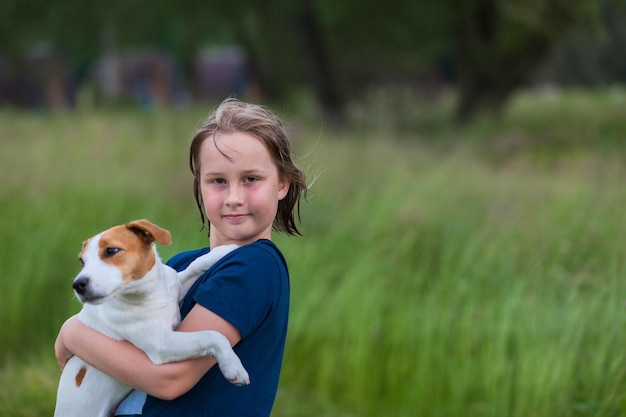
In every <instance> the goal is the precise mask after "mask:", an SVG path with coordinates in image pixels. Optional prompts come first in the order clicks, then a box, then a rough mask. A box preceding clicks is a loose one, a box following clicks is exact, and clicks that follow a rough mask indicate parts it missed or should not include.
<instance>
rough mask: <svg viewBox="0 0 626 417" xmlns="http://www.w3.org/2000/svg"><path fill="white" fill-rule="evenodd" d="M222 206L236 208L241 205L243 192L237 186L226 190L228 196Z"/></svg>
mask: <svg viewBox="0 0 626 417" xmlns="http://www.w3.org/2000/svg"><path fill="white" fill-rule="evenodd" d="M224 204H226V205H227V206H233V205H235V206H237V205H241V204H243V190H242V189H241V186H239V184H237V185H231V186H230V187H229V188H228V195H227V196H226V200H225V201H224Z"/></svg>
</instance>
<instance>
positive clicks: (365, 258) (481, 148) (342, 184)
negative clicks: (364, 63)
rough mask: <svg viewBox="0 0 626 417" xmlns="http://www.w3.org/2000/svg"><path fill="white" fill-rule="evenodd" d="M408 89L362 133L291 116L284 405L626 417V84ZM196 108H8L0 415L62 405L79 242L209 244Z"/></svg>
mask: <svg viewBox="0 0 626 417" xmlns="http://www.w3.org/2000/svg"><path fill="white" fill-rule="evenodd" d="M383 104H384V103H383ZM408 104H410V106H409V105H408ZM408 104H407V103H403V107H402V109H403V111H402V112H398V111H397V107H394V106H392V105H389V106H387V107H381V106H380V105H378V107H375V106H370V107H365V108H364V109H361V110H360V111H363V112H364V113H363V114H366V115H367V114H368V112H370V111H371V110H372V109H374V108H375V109H376V110H377V111H378V112H377V113H376V114H377V117H372V118H371V119H366V118H364V119H363V120H362V123H361V124H360V126H357V127H355V128H354V129H352V130H350V131H333V130H332V129H330V128H326V127H319V125H316V124H314V123H312V124H311V123H304V124H302V123H299V122H298V120H311V119H312V118H309V117H307V115H304V116H302V118H301V119H300V118H299V117H297V116H296V115H291V114H288V116H289V118H290V120H291V121H292V122H293V123H292V128H293V130H294V133H295V147H296V150H297V153H298V154H299V155H300V157H301V164H302V165H303V166H304V167H306V168H307V169H308V170H309V171H310V177H311V178H313V177H317V180H316V182H315V184H314V186H313V195H312V196H311V198H310V200H311V201H310V204H307V205H305V207H304V208H303V220H304V227H303V231H304V237H301V238H287V237H283V236H276V241H277V242H278V243H279V245H280V246H281V248H282V249H283V251H284V253H285V255H286V257H287V259H288V261H289V265H290V270H291V275H292V307H291V322H290V329H289V336H288V337H289V339H288V344H287V350H286V356H285V365H284V369H283V375H282V379H281V387H280V392H279V396H278V398H277V402H276V406H275V410H274V416H275V417H283V416H285V417H286V416H291V417H296V416H297V417H300V416H302V417H306V416H313V415H315V416H320V415H323V416H334V417H340V416H359V417H365V416H387V415H388V416H399V417H403V416H407V417H408V416H415V415H425V416H445V417H454V416H472V417H473V416H476V417H479V416H493V417H501V416H519V417H522V416H537V417H544V416H545V417H565V416H617V415H624V414H626V397H624V393H626V360H625V359H624V353H623V352H624V346H626V333H625V332H624V331H623V329H624V327H625V326H624V325H625V324H626V321H625V319H624V318H625V317H626V305H625V302H626V284H625V283H624V281H625V279H624V278H625V277H626V255H625V253H624V247H625V243H626V238H625V236H626V215H625V214H624V213H625V211H624V207H625V206H626V187H624V185H623V184H624V178H626V152H625V151H626V138H625V134H624V133H623V132H626V118H624V117H623V115H624V114H626V99H625V98H624V97H623V96H619V95H615V94H612V95H611V94H609V93H602V92H601V93H596V94H583V93H581V92H568V93H565V94H562V95H560V96H559V97H552V98H537V97H534V96H532V95H530V94H523V95H520V96H519V97H517V98H516V100H515V101H514V102H513V103H512V107H511V109H510V111H509V112H508V113H507V114H505V115H504V116H503V117H502V118H501V119H499V120H497V121H490V120H489V119H487V118H485V119H478V120H477V121H475V122H474V123H472V124H471V125H468V126H465V127H462V128H461V127H457V126H454V125H453V124H451V123H450V113H449V112H448V111H447V109H448V108H447V107H446V106H447V104H446V102H443V103H440V104H439V105H438V106H439V107H437V106H427V105H425V104H420V103H415V102H411V103H408ZM394 109H396V110H394ZM442 109H443V110H442ZM205 110H206V109H200V108H192V109H188V110H186V111H185V112H176V111H160V112H155V113H142V112H139V111H136V112H133V111H124V112H121V111H120V112H115V111H107V112H102V113H96V112H87V111H84V112H79V113H73V114H38V115H33V114H23V113H15V112H8V111H5V112H0V137H1V138H2V139H1V141H0V146H1V152H0V174H1V175H2V176H3V182H2V186H1V188H0V213H1V214H2V216H1V217H0V236H2V240H1V242H2V243H1V246H0V265H2V269H3V271H5V275H4V278H3V279H2V280H0V305H2V309H1V310H0V311H1V312H0V320H2V323H3V326H2V327H0V340H1V344H0V358H2V360H3V362H2V363H1V365H2V366H0V388H1V389H0V392H1V394H0V415H2V416H33V417H36V416H44V415H50V414H51V410H52V407H53V403H54V395H55V387H56V379H57V378H58V371H57V370H56V369H55V366H54V359H53V355H52V343H53V341H54V336H55V335H56V331H57V329H58V327H59V326H60V324H61V323H62V322H63V320H64V318H65V317H67V316H68V315H70V314H72V313H73V312H75V311H77V310H78V308H79V305H78V303H77V302H76V301H75V300H73V297H72V293H71V288H70V281H71V278H72V277H73V275H74V274H75V273H76V272H77V270H78V264H77V262H76V253H77V252H78V250H79V248H80V244H81V242H82V240H83V239H84V238H86V237H88V236H90V235H91V234H93V233H95V232H97V231H99V230H101V229H102V228H104V227H107V226H110V225H113V224H117V223H120V222H124V221H127V220H130V219H134V218H140V217H147V218H150V219H151V220H153V221H155V222H157V223H158V224H160V225H162V226H164V227H166V228H168V229H169V230H171V231H172V232H173V238H174V242H173V244H172V246H170V247H161V248H159V251H160V253H161V254H162V256H163V257H164V258H167V257H169V256H171V255H173V254H174V253H176V252H178V251H181V250H184V249H188V248H193V247H198V246H201V245H204V244H205V243H206V241H205V238H204V234H203V233H199V232H198V231H199V223H198V216H197V214H196V212H195V208H194V204H193V201H192V196H191V192H190V191H191V185H190V177H189V174H188V172H187V167H186V146H187V143H188V138H189V137H190V135H191V133H192V132H193V130H194V128H195V126H196V125H197V122H198V121H199V120H200V119H201V117H203V116H204V111H205ZM279 110H280V109H279ZM385 112H387V113H385Z"/></svg>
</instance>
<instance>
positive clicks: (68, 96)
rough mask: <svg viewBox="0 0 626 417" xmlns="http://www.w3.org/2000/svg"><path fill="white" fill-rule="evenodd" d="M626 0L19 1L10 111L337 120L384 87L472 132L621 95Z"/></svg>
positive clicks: (2, 71)
mask: <svg viewBox="0 0 626 417" xmlns="http://www.w3.org/2000/svg"><path fill="white" fill-rule="evenodd" d="M625 21H626V6H624V2H623V1H620V0H575V1H563V0H531V1H525V2H520V1H494V0H472V1H469V0H468V1H454V0H442V1H418V2H416V1H404V0H399V1H395V2H393V3H389V4H381V3H380V2H378V1H368V0H360V1H358V2H348V1H324V0H318V1H312V0H298V1H280V0H273V1H269V2H267V3H263V4H261V3H259V2H255V1H245V0H242V1H240V2H237V4H236V5H235V4H226V3H224V2H211V1H203V2H199V1H198V2H194V1H185V2H171V1H166V0H157V1H152V2H149V3H145V2H141V1H135V2H132V3H128V2H126V1H123V2H122V1H115V0H113V1H110V2H89V1H65V2H63V3H62V4H57V3H51V2H41V1H35V0H24V1H6V2H4V3H3V5H2V14H1V16H0V28H1V29H0V45H1V48H0V100H1V102H0V104H2V105H5V106H16V107H20V108H30V109H34V108H42V107H43V108H54V109H58V108H74V107H76V106H80V105H81V104H84V103H83V102H88V103H90V104H94V105H98V104H105V103H115V102H120V101H125V102H132V103H136V104H137V105H140V106H144V107H153V106H164V105H171V106H184V105H188V104H189V103H191V102H196V101H198V100H203V99H207V98H220V97H224V96H228V95H236V96H240V97H248V98H250V99H256V100H281V99H285V98H288V97H290V96H293V95H294V94H300V93H304V94H309V95H311V96H312V97H313V98H314V100H315V102H316V104H317V105H318V107H319V109H320V111H322V112H323V114H324V115H325V120H328V121H332V122H346V121H349V120H350V116H351V113H350V103H351V102H353V101H359V100H362V99H363V98H364V97H366V96H367V95H368V94H371V93H372V91H373V90H375V89H380V88H382V89H393V90H400V91H402V92H403V93H404V94H407V95H411V96H415V97H418V98H422V99H427V100H436V99H437V98H439V97H440V96H441V95H442V94H443V93H444V92H445V91H447V90H448V89H450V88H452V89H454V91H455V93H456V95H457V98H456V104H455V114H456V117H457V119H458V120H460V121H465V120H468V119H470V118H472V117H473V116H474V115H475V114H477V113H479V112H481V111H483V110H487V111H490V112H494V113H498V112H501V111H503V109H504V108H505V106H506V104H507V102H508V101H509V100H510V98H511V97H512V95H513V94H514V93H515V92H516V91H517V90H518V89H520V88H523V87H533V88H538V89H543V90H544V91H546V92H549V91H551V90H553V89H558V88H563V87H571V86H577V87H594V88H598V87H615V88H619V86H620V84H623V82H624V79H625V77H626V75H625V74H626V56H625V55H626V54H624V50H625V45H626V25H625V24H624V22H625Z"/></svg>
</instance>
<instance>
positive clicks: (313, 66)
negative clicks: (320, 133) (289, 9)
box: [298, 0, 345, 124]
mask: <svg viewBox="0 0 626 417" xmlns="http://www.w3.org/2000/svg"><path fill="white" fill-rule="evenodd" d="M301 4H302V9H301V12H300V18H299V21H298V23H299V25H298V28H299V32H300V40H301V43H302V52H303V54H304V63H305V64H306V65H307V70H308V75H309V78H310V82H311V85H312V87H313V90H314V92H315V95H316V97H317V100H318V103H319V105H320V108H321V110H322V114H323V115H324V117H325V118H326V120H328V121H329V122H331V123H333V124H343V123H344V122H345V109H344V101H343V98H342V97H341V94H340V93H339V90H338V88H337V84H336V82H335V79H334V77H333V71H332V69H331V65H330V62H329V59H328V54H327V51H326V48H325V46H324V42H323V39H322V33H321V32H320V30H319V27H318V25H317V20H316V16H315V11H314V10H313V4H312V2H311V0H302V2H301Z"/></svg>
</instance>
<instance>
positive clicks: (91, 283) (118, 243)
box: [73, 220, 171, 304]
mask: <svg viewBox="0 0 626 417" xmlns="http://www.w3.org/2000/svg"><path fill="white" fill-rule="evenodd" d="M155 241H156V242H159V243H161V244H163V245H169V244H170V242H171V236H170V232H168V231H167V230H165V229H162V228H160V227H158V226H156V225H155V224H153V223H151V222H149V221H148V220H136V221H133V222H130V223H127V224H125V225H121V226H115V227H112V228H110V229H108V230H105V231H104V232H102V233H99V234H97V235H96V236H94V237H92V238H90V239H88V240H87V241H85V242H84V243H83V248H82V250H81V251H80V253H79V254H78V259H79V260H80V262H81V264H82V270H81V271H80V273H79V274H78V276H77V277H76V278H75V279H74V284H73V287H74V291H75V292H76V295H77V297H78V298H79V299H80V301H82V302H84V303H92V304H99V303H102V302H104V301H106V300H107V299H109V298H111V297H113V296H114V295H115V294H117V293H118V292H119V291H120V289H122V288H123V287H124V286H125V285H128V284H131V283H133V282H135V281H138V280H140V279H141V278H143V277H144V276H145V275H146V274H147V273H148V271H150V270H151V269H152V268H153V267H154V264H155V262H156V261H157V255H156V251H155V250H154V247H153V243H154V242H155Z"/></svg>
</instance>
